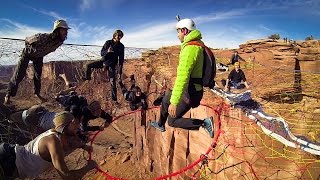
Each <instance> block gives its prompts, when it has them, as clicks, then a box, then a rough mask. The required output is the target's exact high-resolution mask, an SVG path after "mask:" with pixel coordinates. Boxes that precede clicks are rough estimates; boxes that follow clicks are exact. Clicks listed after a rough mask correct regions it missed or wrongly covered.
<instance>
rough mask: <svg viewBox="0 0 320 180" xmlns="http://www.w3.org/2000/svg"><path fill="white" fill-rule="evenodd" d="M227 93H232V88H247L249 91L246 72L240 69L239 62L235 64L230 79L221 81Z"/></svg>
mask: <svg viewBox="0 0 320 180" xmlns="http://www.w3.org/2000/svg"><path fill="white" fill-rule="evenodd" d="M221 83H222V85H223V86H224V90H225V91H230V88H231V87H233V88H235V89H243V88H244V87H246V88H247V89H249V85H248V83H247V79H246V76H245V74H244V72H243V71H242V70H241V69H240V64H239V62H236V63H234V69H233V70H232V71H231V72H230V74H229V76H228V79H227V80H225V79H223V80H221Z"/></svg>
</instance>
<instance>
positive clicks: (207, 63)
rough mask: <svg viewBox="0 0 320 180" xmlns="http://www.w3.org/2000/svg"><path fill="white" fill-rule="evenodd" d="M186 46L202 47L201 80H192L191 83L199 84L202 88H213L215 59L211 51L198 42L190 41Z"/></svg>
mask: <svg viewBox="0 0 320 180" xmlns="http://www.w3.org/2000/svg"><path fill="white" fill-rule="evenodd" d="M186 45H196V46H201V47H203V55H204V61H203V70H202V78H192V79H191V81H192V82H193V83H197V84H201V85H203V86H204V87H209V88H213V87H214V85H215V81H214V78H215V77H216V58H215V57H214V55H213V53H212V51H211V50H210V49H209V48H208V47H207V46H206V45H204V44H203V43H201V42H199V41H190V42H188V43H187V44H186Z"/></svg>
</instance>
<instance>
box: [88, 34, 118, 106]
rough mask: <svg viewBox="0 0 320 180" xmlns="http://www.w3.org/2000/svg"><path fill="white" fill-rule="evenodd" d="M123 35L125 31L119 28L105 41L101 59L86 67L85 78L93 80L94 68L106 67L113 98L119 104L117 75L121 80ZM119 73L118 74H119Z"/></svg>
mask: <svg viewBox="0 0 320 180" xmlns="http://www.w3.org/2000/svg"><path fill="white" fill-rule="evenodd" d="M122 37H123V32H122V31H121V30H120V29H117V30H116V31H115V32H114V33H113V36H112V39H111V40H108V41H106V42H105V43H104V45H103V47H102V49H101V56H102V58H101V60H98V61H94V62H91V63H89V64H87V65H86V67H85V70H84V71H85V75H84V77H83V78H82V79H83V80H91V71H92V69H101V68H106V69H107V70H108V75H109V78H110V81H111V86H112V92H111V98H112V100H113V101H114V103H115V104H116V105H119V103H118V101H117V84H116V81H117V76H118V78H119V81H121V78H122V77H121V76H122V67H123V62H124V45H123V44H122V43H121V42H120V40H121V39H122ZM117 74H118V75H117Z"/></svg>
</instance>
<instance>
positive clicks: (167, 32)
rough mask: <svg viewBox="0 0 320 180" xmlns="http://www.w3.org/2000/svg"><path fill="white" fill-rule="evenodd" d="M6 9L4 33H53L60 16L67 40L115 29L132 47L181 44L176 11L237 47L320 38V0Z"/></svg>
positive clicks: (206, 35) (118, 1)
mask: <svg viewBox="0 0 320 180" xmlns="http://www.w3.org/2000/svg"><path fill="white" fill-rule="evenodd" d="M0 8H1V10H0V23H1V26H0V37H12V38H23V39H24V38H25V37H26V36H29V35H33V34H35V33H38V32H50V31H51V29H52V24H53V22H54V20H55V19H66V20H67V22H68V24H69V25H70V26H71V27H72V29H71V30H70V31H69V34H68V39H67V40H66V43H81V44H95V45H103V44H104V42H105V41H106V40H108V39H110V38H111V36H112V33H113V31H114V30H115V29H122V30H123V31H124V34H125V35H124V38H123V39H122V42H123V43H124V45H125V46H127V47H146V48H159V47H162V46H169V45H177V44H179V43H180V42H179V40H178V39H177V37H176V36H177V34H176V31H175V29H174V26H175V24H176V20H175V16H176V15H177V14H179V15H180V16H181V17H182V18H192V19H194V21H195V23H196V26H197V28H198V29H199V30H200V31H201V32H202V36H203V40H204V42H205V43H206V44H207V45H208V46H210V47H213V48H236V47H238V45H239V44H242V43H245V42H246V41H248V40H252V39H260V38H265V37H267V36H268V35H270V34H274V33H279V34H280V36H281V37H288V38H289V39H295V40H299V39H305V37H307V36H310V35H313V36H314V37H316V38H320V31H319V29H320V21H319V19H320V11H319V10H320V0H277V1H276V0H248V1H244V0H238V1H234V0H233V1H232V0H219V1H218V0H202V1H201V0H198V1H195V0H192V1H189V0H184V1H172V0H170V1H169V0H160V1H147V0H64V1H62V0H55V1H49V0H10V1H3V2H2V5H1V7H0Z"/></svg>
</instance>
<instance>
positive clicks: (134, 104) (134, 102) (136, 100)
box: [119, 75, 148, 111]
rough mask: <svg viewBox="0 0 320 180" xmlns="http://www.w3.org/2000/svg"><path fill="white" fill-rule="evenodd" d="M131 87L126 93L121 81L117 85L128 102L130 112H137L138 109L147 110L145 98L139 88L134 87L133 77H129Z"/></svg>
mask: <svg viewBox="0 0 320 180" xmlns="http://www.w3.org/2000/svg"><path fill="white" fill-rule="evenodd" d="M130 82H131V87H130V90H129V91H128V90H127V89H126V87H125V86H124V84H123V83H122V81H119V85H120V87H121V90H122V94H123V96H124V98H125V99H126V100H127V101H128V102H129V106H130V109H131V110H132V111H134V110H137V109H138V108H139V107H142V109H144V110H147V109H148V103H147V96H146V95H145V94H144V93H142V92H141V89H140V87H138V86H136V85H135V79H134V75H131V76H130Z"/></svg>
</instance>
